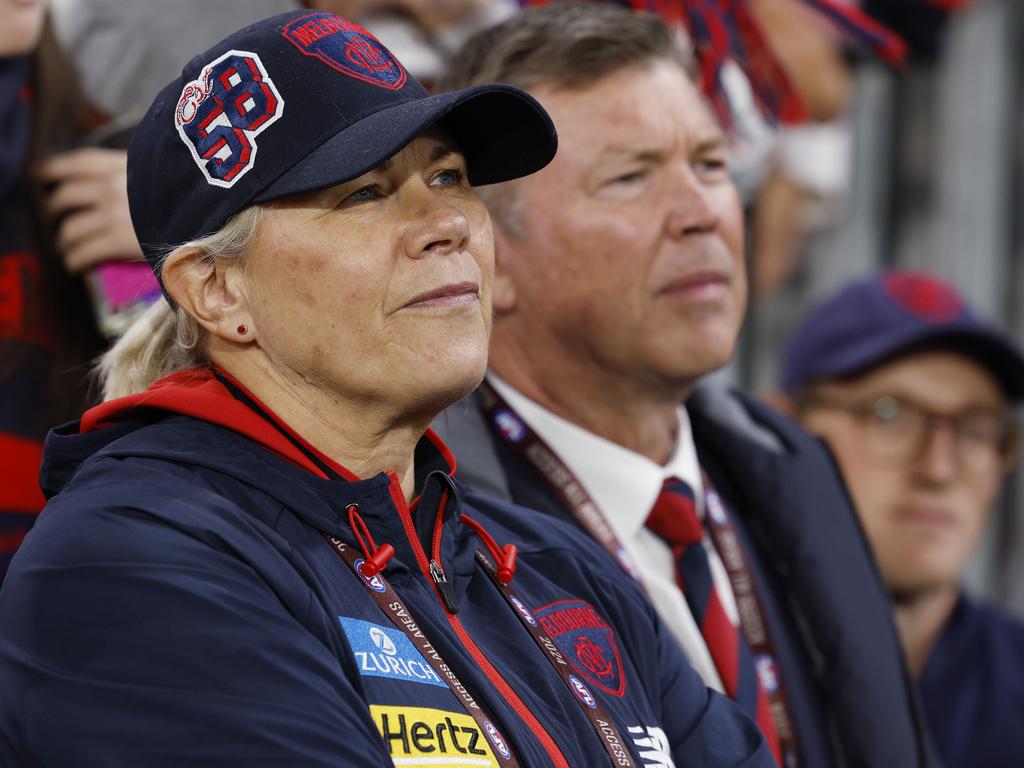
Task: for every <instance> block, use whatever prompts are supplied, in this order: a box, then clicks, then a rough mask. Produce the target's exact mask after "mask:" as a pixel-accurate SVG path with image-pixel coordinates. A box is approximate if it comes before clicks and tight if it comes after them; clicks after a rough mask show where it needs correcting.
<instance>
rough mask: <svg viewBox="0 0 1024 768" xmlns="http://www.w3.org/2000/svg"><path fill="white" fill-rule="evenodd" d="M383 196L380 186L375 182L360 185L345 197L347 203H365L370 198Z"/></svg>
mask: <svg viewBox="0 0 1024 768" xmlns="http://www.w3.org/2000/svg"><path fill="white" fill-rule="evenodd" d="M380 196H381V190H380V187H378V186H377V185H375V184H372V185H369V186H365V187H360V188H359V189H357V190H356V191H355V192H353V193H352V194H351V195H349V196H348V197H346V198H345V202H346V203H365V202H366V201H368V200H375V199H376V198H378V197H380Z"/></svg>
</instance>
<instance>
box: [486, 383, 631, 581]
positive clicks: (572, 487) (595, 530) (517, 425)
mask: <svg viewBox="0 0 1024 768" xmlns="http://www.w3.org/2000/svg"><path fill="white" fill-rule="evenodd" d="M477 395H478V397H479V399H480V410H481V411H482V412H483V415H484V417H485V418H486V419H487V422H488V425H489V426H490V428H491V429H492V430H493V431H494V433H495V434H497V435H498V436H499V437H501V439H502V440H504V441H505V443H506V444H507V445H508V446H509V447H510V448H512V449H513V450H514V451H516V452H517V453H518V454H519V455H520V456H521V457H522V458H523V459H524V460H525V461H526V462H527V463H529V464H530V466H532V467H533V468H534V469H535V470H536V471H537V472H538V473H539V474H540V476H541V477H543V478H544V480H546V481H547V483H548V486H549V487H550V488H551V490H552V491H554V493H555V495H556V496H558V498H559V499H561V500H562V503H563V504H565V506H566V507H568V508H569V509H570V510H571V511H572V513H573V516H574V517H575V518H576V521H577V522H578V523H579V524H580V525H581V526H582V527H583V530H585V531H586V532H587V533H588V534H590V538H592V539H593V540H594V541H596V542H597V543H598V544H600V545H601V546H602V547H604V549H605V551H607V552H608V554H610V555H611V556H612V557H613V558H615V561H616V562H617V563H618V564H619V566H620V567H621V568H622V570H624V571H625V572H626V573H627V574H628V575H629V577H630V578H631V579H633V581H635V582H636V583H637V584H640V585H641V586H642V585H643V582H642V580H641V578H640V568H639V567H637V564H636V562H635V561H634V560H633V558H632V556H631V555H630V554H629V553H628V552H627V551H626V548H625V547H624V546H622V543H621V542H620V541H619V537H618V536H616V535H615V531H613V530H612V527H611V526H610V525H609V524H608V520H607V519H606V518H605V516H604V514H603V513H602V512H601V510H600V508H599V507H598V506H597V504H596V503H595V502H594V500H593V499H592V498H590V494H589V493H587V491H586V489H585V488H584V487H583V484H582V483H580V481H579V480H577V479H576V475H575V474H573V471H572V470H571V469H569V467H567V466H566V465H565V462H563V461H562V459H561V458H559V456H558V454H557V453H555V452H554V451H553V450H551V448H550V447H549V446H548V444H547V443H545V442H544V440H543V439H541V437H540V435H538V434H537V433H536V432H534V431H533V429H531V428H530V425H529V424H527V423H526V421H524V420H523V418H522V417H521V416H520V415H519V414H518V413H516V411H515V409H514V408H513V407H512V406H511V405H509V404H508V403H506V402H505V400H504V399H503V398H502V396H501V395H499V394H498V392H497V390H495V389H494V387H492V386H491V385H490V383H489V382H488V381H487V380H486V379H484V381H482V382H481V383H480V386H479V387H478V388H477Z"/></svg>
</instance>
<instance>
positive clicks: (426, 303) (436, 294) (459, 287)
mask: <svg viewBox="0 0 1024 768" xmlns="http://www.w3.org/2000/svg"><path fill="white" fill-rule="evenodd" d="M479 300H480V286H478V285H477V284H476V283H450V284H449V285H442V286H441V287H440V288H434V289H432V290H429V291H424V292H423V293H420V294H418V295H416V296H414V297H413V298H412V299H410V300H409V301H408V302H406V303H405V304H404V305H403V306H402V309H420V308H426V307H457V306H461V305H463V304H475V303H476V302H477V301H479Z"/></svg>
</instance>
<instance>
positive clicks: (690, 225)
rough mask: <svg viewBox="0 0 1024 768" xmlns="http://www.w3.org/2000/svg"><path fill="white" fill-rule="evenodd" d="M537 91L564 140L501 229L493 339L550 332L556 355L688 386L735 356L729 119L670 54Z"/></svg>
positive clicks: (738, 272) (660, 383)
mask: <svg viewBox="0 0 1024 768" xmlns="http://www.w3.org/2000/svg"><path fill="white" fill-rule="evenodd" d="M532 93H533V95H534V96H536V97H537V99H538V100H539V101H540V102H541V103H542V104H543V105H544V107H545V108H546V109H547V110H548V112H549V113H550V114H551V117H552V119H553V121H554V123H555V126H556V128H557V130H558V135H559V148H558V154H557V155H556V157H555V159H554V161H553V162H552V163H551V164H550V165H549V166H547V167H546V168H545V169H544V170H542V171H540V172H538V173H536V174H533V175H532V176H529V177H527V178H525V179H523V180H522V181H520V182H517V185H518V186H517V192H518V194H519V196H520V204H521V212H522V216H521V223H522V226H521V227H520V228H519V229H520V230H521V231H518V232H512V233H509V232H507V231H503V230H501V231H499V237H500V239H499V245H498V257H499V270H500V274H501V276H502V278H503V280H506V281H508V283H507V284H510V285H511V287H512V289H514V296H515V300H514V302H510V303H506V302H502V301H501V300H500V299H499V297H498V295H497V294H496V299H495V304H496V309H497V310H498V318H497V324H496V326H495V336H496V338H495V341H496V343H497V344H499V345H500V344H502V343H504V341H505V339H504V338H502V335H503V334H505V333H512V334H515V335H517V336H518V337H519V338H520V339H529V340H530V344H531V345H540V344H546V345H553V346H554V348H553V349H552V348H551V347H548V348H547V350H546V351H547V352H548V354H547V357H548V358H554V359H555V360H559V361H561V362H560V363H559V364H564V365H572V366H575V367H576V368H577V370H579V369H581V368H582V369H583V370H590V371H592V372H593V375H595V376H599V377H605V378H606V379H607V377H620V378H624V379H628V380H631V381H633V382H635V383H637V384H639V385H640V386H641V387H647V388H653V390H655V391H657V390H665V391H667V392H673V391H678V390H680V388H681V387H682V388H683V389H684V391H685V387H687V386H689V385H690V384H692V383H693V381H694V380H695V379H696V378H698V377H699V376H701V375H703V374H704V373H707V372H709V371H712V370H714V369H717V368H719V367H721V366H723V365H724V364H725V363H727V362H728V360H729V358H730V356H731V355H732V352H733V348H734V345H735V341H736V336H737V334H738V331H739V328H740V325H741V322H742V318H743V312H744V307H745V303H746V290H747V285H746V277H745V274H744V266H743V216H742V210H741V205H740V201H739V197H738V194H737V192H736V189H735V187H734V186H733V184H732V181H731V180H730V177H729V173H728V169H727V167H726V150H725V145H724V137H723V134H722V132H721V129H720V128H719V126H718V125H717V123H716V122H715V120H714V118H713V117H712V115H711V113H710V111H709V110H708V108H707V107H706V105H705V103H704V100H703V98H702V97H701V95H700V94H699V92H698V91H697V90H696V88H695V87H694V85H693V84H692V83H691V82H690V80H689V78H688V77H687V76H686V74H685V73H684V72H683V71H682V70H681V69H680V67H679V66H678V65H676V64H675V63H673V62H671V61H668V60H657V61H654V62H652V63H651V64H648V65H643V66H639V67H633V68H629V69H624V70H622V71H620V72H617V73H615V74H612V75H610V76H608V77H606V78H604V79H602V80H599V81H598V82H597V83H595V84H593V85H591V86H589V87H586V88H582V89H578V90H568V89H564V88H554V87H550V86H539V87H536V88H534V89H532ZM511 303H514V307H513V308H511V309H510V308H509V307H510V304H511ZM552 353H553V354H552ZM549 373H550V376H552V377H556V376H558V375H559V373H558V371H557V370H553V371H550V372H549Z"/></svg>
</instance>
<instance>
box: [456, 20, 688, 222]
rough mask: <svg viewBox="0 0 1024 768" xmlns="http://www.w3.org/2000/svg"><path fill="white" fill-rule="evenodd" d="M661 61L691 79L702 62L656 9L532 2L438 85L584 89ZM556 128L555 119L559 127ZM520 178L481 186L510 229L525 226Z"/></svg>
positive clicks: (474, 45)
mask: <svg viewBox="0 0 1024 768" xmlns="http://www.w3.org/2000/svg"><path fill="white" fill-rule="evenodd" d="M658 60H668V61H674V62H676V63H677V64H678V65H679V66H680V68H681V69H682V70H683V71H684V72H686V74H687V75H688V76H689V77H690V78H691V79H695V78H696V76H697V66H696V62H695V59H694V56H693V51H692V48H691V46H690V43H689V40H688V38H687V37H686V35H685V33H684V32H683V31H682V30H681V29H671V28H669V27H668V26H667V25H666V24H665V23H664V22H663V21H662V20H661V19H660V18H659V17H658V16H656V15H654V14H651V13H638V12H635V11H631V10H629V9H628V8H623V7H621V6H617V5H610V4H605V3H585V2H557V1H556V2H554V3H551V4H550V5H545V6H540V7H536V6H534V7H529V8H525V9H523V11H522V12H521V13H519V14H517V15H515V16H512V17H511V18H509V19H508V20H507V21H504V22H502V23H501V24H498V25H497V26H494V27H490V28H488V29H485V30H483V31H481V32H478V33H477V34H476V35H474V36H473V37H471V38H470V39H469V40H467V41H466V44H465V45H464V46H463V47H462V49H461V50H460V51H459V52H458V53H457V54H456V55H455V57H454V58H453V59H452V60H451V62H450V63H449V66H448V69H447V72H446V73H445V76H444V77H442V78H441V80H440V82H439V89H440V90H445V91H447V90H456V89H459V88H465V87H468V86H471V85H479V84H481V83H510V84H512V85H516V86H519V87H520V88H523V89H524V90H527V91H529V90H530V89H531V88H535V87H538V86H550V87H554V88H565V89H585V88H589V87H590V86H591V85H593V84H594V83H596V82H597V81H599V80H602V79H603V78H605V77H608V76H609V75H612V74H614V73H616V72H619V71H621V70H624V69H630V68H632V67H642V66H645V65H647V64H650V63H652V62H654V61H658ZM556 128H557V126H556ZM515 184H516V182H514V181H512V182H505V183H504V184H495V185H493V186H489V187H483V188H481V189H479V190H478V192H479V193H480V196H481V198H482V199H483V200H484V202H485V203H486V204H487V207H488V208H489V209H490V212H491V216H492V217H493V218H494V220H495V221H496V222H497V223H498V224H500V225H501V227H502V228H503V229H505V230H506V231H507V232H508V233H509V234H512V235H518V234H520V232H521V230H522V219H523V211H522V207H521V205H520V203H519V196H518V195H516V194H515V192H514V190H515Z"/></svg>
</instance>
